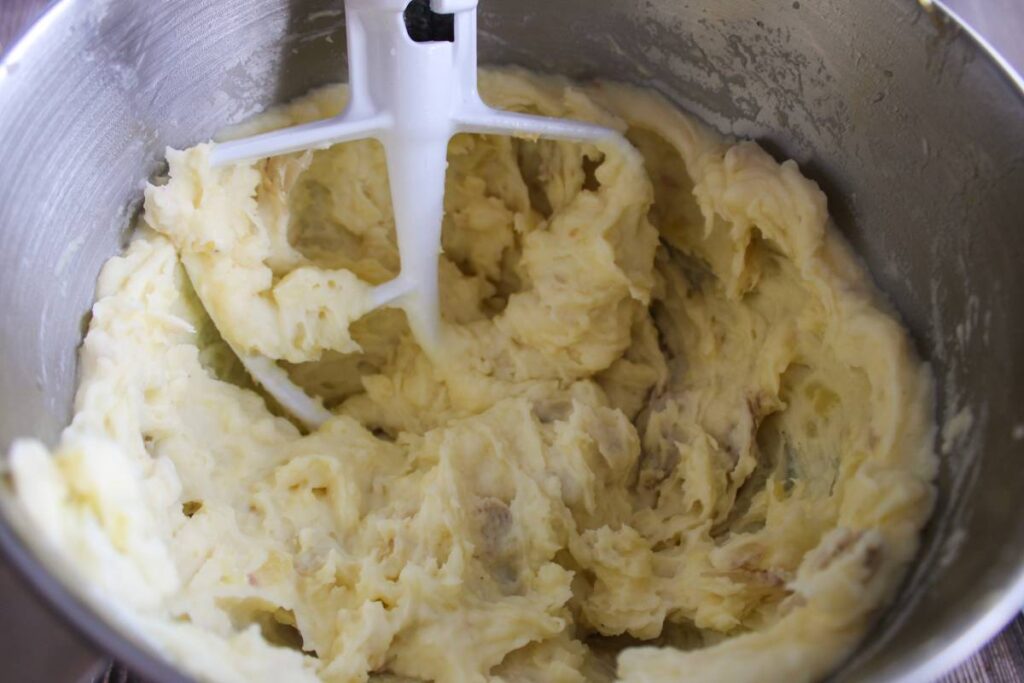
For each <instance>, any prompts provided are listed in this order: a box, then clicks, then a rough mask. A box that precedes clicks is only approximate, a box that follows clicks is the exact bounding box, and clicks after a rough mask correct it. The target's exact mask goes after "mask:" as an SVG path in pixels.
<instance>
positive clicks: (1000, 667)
mask: <svg viewBox="0 0 1024 683" xmlns="http://www.w3.org/2000/svg"><path fill="white" fill-rule="evenodd" d="M339 1H340V0H339ZM46 5H47V0H0V53H2V52H3V51H4V49H5V47H6V46H7V45H8V43H9V41H11V40H12V39H14V38H15V37H16V36H17V35H18V34H19V33H20V32H21V31H22V30H24V28H25V27H26V26H27V25H28V24H29V23H30V22H31V21H32V20H33V19H35V18H36V17H37V16H38V15H39V14H40V12H42V10H43V8H44V7H45V6H46ZM0 678H2V675H0ZM106 680H108V681H111V682H114V681H116V682H118V683H132V681H133V680H134V679H133V678H132V677H131V675H130V674H129V673H128V672H125V671H123V670H122V669H120V668H119V667H117V666H113V667H112V668H111V670H110V672H108V674H107V678H106ZM1016 681H1021V682H1024V617H1018V618H1017V619H1016V620H1015V621H1014V622H1013V623H1012V624H1010V625H1009V626H1008V627H1007V628H1006V629H1005V630H1004V631H1003V632H1002V633H1001V634H999V635H998V636H997V637H996V638H995V639H993V640H992V642H991V643H989V644H988V645H987V646H986V647H985V648H984V649H983V650H982V651H981V652H979V653H977V654H976V655H974V656H973V657H971V658H970V659H969V660H968V661H967V662H965V663H964V664H963V666H961V667H959V668H958V669H956V670H954V671H953V672H951V673H950V674H949V675H947V676H946V677H945V678H942V679H941V683H1014V682H1016ZM922 683H925V682H922Z"/></svg>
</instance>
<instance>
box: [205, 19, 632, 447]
mask: <svg viewBox="0 0 1024 683" xmlns="http://www.w3.org/2000/svg"><path fill="white" fill-rule="evenodd" d="M420 4H421V5H422V4H425V3H423V2H420ZM409 5H410V0H345V21H346V33H347V38H348V73H349V93H350V96H349V101H348V105H347V106H346V108H345V110H344V111H343V112H342V113H341V114H340V115H339V116H337V117H335V118H332V119H326V120H323V121H316V122H313V123H308V124H304V125H300V126H294V127H292V128H286V129H283V130H279V131H274V132H270V133H266V134H263V135H257V136H254V137H251V138H246V139H242V140H235V141H231V142H225V143H221V144H218V145H216V146H215V147H214V148H213V151H212V157H211V160H212V163H213V165H215V166H220V165H226V164H233V163H239V162H247V161H253V160H256V159H261V158H264V157H270V156H276V155H279V154H287V153H290V152H298V151H301V150H306V149H325V148H327V147H330V146H331V145H334V144H337V143H339V142H345V141H349V140H356V139H360V138H376V139H377V140H379V141H380V142H381V143H382V144H383V146H384V151H385V155H386V160H387V168H388V180H389V183H390V186H391V200H392V203H393V209H394V217H395V233H396V235H397V240H398V252H399V258H400V261H401V271H400V273H399V275H398V277H396V278H395V279H393V280H391V281H389V282H385V283H383V284H381V285H378V286H377V287H375V288H374V289H373V290H372V295H371V298H372V304H373V306H374V307H375V308H376V307H380V306H400V307H401V308H403V309H404V310H405V313H406V316H407V318H408V321H409V325H410V327H411V329H412V332H413V334H414V335H415V336H416V339H417V341H418V342H419V343H420V345H421V346H422V347H423V348H424V350H425V351H427V352H428V353H432V352H433V351H434V350H435V349H436V348H437V345H438V344H439V341H440V328H441V320H440V312H439V304H438V275H437V270H438V256H439V254H440V251H441V219H442V216H443V212H444V182H445V169H446V167H447V159H446V156H447V149H448V141H449V139H450V138H451V137H452V136H453V135H455V134H456V133H492V134H501V135H513V136H526V137H542V138H553V139H563V140H577V141H594V140H598V139H606V138H611V137H615V136H616V135H617V133H616V132H614V131H612V130H609V129H606V128H602V127H600V126H595V125H590V124H585V123H579V122H575V121H567V120H562V119H551V118H544V117H540V116H530V115H526V114H517V113H512V112H507V111H500V110H496V109H492V108H490V107H488V106H487V105H486V104H484V102H483V100H481V99H480V95H479V93H478V91H477V54H476V8H477V0H430V10H432V12H433V13H435V14H436V15H453V16H450V17H444V16H442V17H436V18H439V19H447V20H450V21H451V22H452V24H453V29H454V30H453V36H449V37H448V38H447V39H443V40H432V41H428V42H416V41H414V40H413V39H412V38H411V37H410V35H409V31H408V30H407V28H406V22H405V16H404V15H405V11H406V9H407V8H408V7H409ZM423 9H424V10H425V9H426V8H423ZM242 362H243V363H244V364H245V366H246V369H247V370H248V372H249V373H250V374H251V375H252V376H253V378H254V379H255V380H256V381H257V382H259V383H260V384H261V385H262V386H263V388H264V389H265V390H266V391H267V392H268V393H270V394H271V395H272V396H274V397H275V398H276V399H277V401H278V402H279V403H280V404H281V405H282V406H283V407H284V408H285V409H286V410H288V411H289V412H290V413H292V414H293V415H294V416H295V417H297V418H298V419H299V420H301V421H302V422H304V423H305V424H306V425H307V426H308V427H310V428H315V427H318V426H319V425H320V424H322V423H323V422H325V421H326V420H327V419H329V418H330V415H331V414H330V412H329V411H327V410H326V409H325V408H324V407H323V406H322V405H321V404H320V402H319V401H318V400H315V399H313V398H311V397H309V396H308V395H307V394H306V393H305V392H304V391H303V390H302V389H300V388H299V387H298V386H296V385H295V384H294V383H293V382H292V381H291V379H290V378H289V377H288V375H287V373H285V371H284V370H283V369H281V368H280V367H278V366H277V365H276V364H275V363H274V362H273V361H271V360H270V359H268V358H263V357H259V356H251V355H248V356H243V357H242Z"/></svg>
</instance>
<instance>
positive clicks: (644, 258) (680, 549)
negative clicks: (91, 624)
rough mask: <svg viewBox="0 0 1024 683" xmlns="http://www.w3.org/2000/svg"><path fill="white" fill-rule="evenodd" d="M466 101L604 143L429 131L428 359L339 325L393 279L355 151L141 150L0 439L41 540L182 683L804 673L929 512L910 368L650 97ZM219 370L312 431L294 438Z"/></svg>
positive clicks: (355, 317)
mask: <svg viewBox="0 0 1024 683" xmlns="http://www.w3.org/2000/svg"><path fill="white" fill-rule="evenodd" d="M481 79H482V82H481V89H482V91H483V93H484V94H485V96H486V97H487V98H488V99H489V100H490V101H491V102H492V103H493V104H495V105H496V106H501V107H503V108H508V109H515V110H520V111H530V112H536V113H540V114H544V115H548V116H566V117H574V118H580V119H587V120H592V121H597V122H600V123H602V124H605V125H610V126H613V127H616V128H618V129H620V130H622V131H623V133H624V134H625V135H626V137H627V139H628V140H629V142H630V143H631V145H630V146H628V147H624V146H622V145H616V144H614V143H607V144H604V143H599V144H593V145H591V144H587V145H582V144H572V143H564V142H558V143H556V142H547V141H540V142H538V141H527V140H516V139H510V138H502V137H482V136H459V137H457V138H455V139H454V140H453V142H452V144H451V146H450V150H449V169H448V177H447V194H446V198H445V203H446V216H445V219H444V238H443V249H444V253H443V255H442V256H441V290H442V308H443V312H444V317H445V320H446V321H447V325H446V328H447V329H446V331H445V335H446V336H445V341H444V347H443V353H442V354H440V356H439V357H437V358H434V359H433V360H431V359H428V358H427V356H426V355H424V353H422V352H421V351H420V349H419V348H418V346H417V345H416V343H415V341H414V340H413V339H412V337H411V335H410V334H409V332H408V329H407V327H406V325H405V321H404V317H403V314H402V313H401V312H399V311H397V310H377V311H373V312H369V313H367V306H366V303H365V302H366V292H367V289H368V287H369V286H371V285H372V284H376V283H380V282H384V281H386V280H388V279H389V278H391V277H393V276H394V275H395V273H396V272H397V270H398V256H397V252H396V249H395V245H394V228H393V222H392V216H391V206H390V195H389V188H388V186H387V180H386V171H385V165H384V158H383V153H382V151H381V149H380V148H379V146H378V145H377V144H376V143H375V142H370V141H367V142H356V143H348V144H344V145H339V146H336V147H333V148H331V149H329V150H325V151H318V152H306V153H302V154H293V155H288V156H283V157H278V158H274V159H269V160H265V161H261V162H258V163H254V164H245V165H240V166H237V167H231V168H218V169H213V168H211V167H210V165H209V163H208V154H209V146H208V145H200V146H198V147H195V148H193V149H190V150H186V151H183V152H182V151H173V150H171V151H169V152H168V161H169V165H170V173H169V177H168V179H167V180H166V182H165V183H163V184H160V185H153V186H150V187H149V188H148V190H147V192H146V203H145V214H144V217H143V220H142V224H141V225H140V226H139V228H138V230H137V233H136V236H135V239H134V240H133V241H132V243H131V244H130V246H129V247H128V249H127V251H126V252H125V253H124V254H123V255H121V256H118V257H115V258H113V259H111V260H110V262H109V263H108V264H107V265H106V267H105V268H104V270H103V273H102V275H101V277H100V281H99V289H98V300H97V303H96V305H95V307H94V309H93V317H92V322H91V325H90V328H89V332H88V336H87V337H86V340H85V343H84V347H83V350H82V355H81V369H82V381H81V386H80V389H79V392H78V397H77V401H76V414H75V418H74V421H73V423H72V425H71V426H70V427H69V428H68V429H67V431H66V432H65V434H64V436H63V438H62V440H61V442H60V444H59V445H58V446H57V448H56V449H54V451H53V453H52V454H51V453H50V452H49V451H48V450H47V449H46V448H45V447H44V446H43V445H41V444H39V443H38V442H35V441H30V440H25V441H20V442H18V443H17V444H15V446H14V447H13V449H12V453H11V458H10V463H11V471H12V473H13V482H14V486H15V491H16V493H17V496H18V500H19V502H20V505H21V507H22V510H23V512H24V514H25V517H26V518H27V519H28V521H29V523H30V524H32V525H33V528H35V529H36V530H37V535H38V539H37V540H38V541H39V542H40V543H41V544H42V545H43V546H46V547H47V548H49V549H50V551H51V552H53V553H55V555H56V557H57V559H56V560H55V561H56V562H57V563H58V564H59V565H60V566H61V567H63V572H64V573H65V575H66V576H69V577H70V578H72V579H73V580H75V582H76V584H77V585H78V586H79V587H80V589H81V590H82V592H84V594H85V595H87V596H88V597H89V599H90V600H91V601H92V602H93V603H94V604H97V605H99V607H100V608H101V609H102V610H103V612H104V613H105V614H107V615H108V617H109V618H110V619H112V620H114V621H115V622H116V623H118V624H119V625H120V626H121V627H122V628H124V629H126V630H128V631H131V632H133V633H134V634H135V635H136V637H138V638H141V639H142V640H144V641H145V642H147V643H148V644H149V645H150V646H152V647H153V648H155V649H157V650H158V651H160V652H161V653H163V654H164V655H165V656H166V657H168V658H169V659H171V660H172V661H174V662H176V663H178V664H179V665H180V666H182V667H183V668H184V669H185V670H187V671H189V672H191V673H192V674H193V675H195V676H197V677H198V678H200V679H204V680H211V681H267V682H271V681H273V682H275V683H276V682H278V681H317V680H323V681H337V682H339V683H340V682H349V681H366V680H368V679H369V680H372V681H406V680H424V681H439V682H442V683H447V682H467V683H469V682H477V681H488V680H493V681H508V682H519V681H537V682H542V681H543V682H557V681H565V682H570V681H572V682H577V681H590V680H598V681H599V680H611V679H615V678H618V679H621V680H624V681H629V682H631V683H639V682H654V681H714V682H720V681H733V680H735V681H746V680H757V681H762V682H764V681H780V682H787V683H788V682H790V681H801V680H812V679H816V678H818V677H820V676H822V675H824V674H825V673H827V672H828V671H829V669H830V668H831V667H833V666H834V665H835V664H836V663H837V661H838V660H839V659H840V658H842V657H843V656H844V655H845V654H846V653H848V652H849V651H850V649H851V648H852V647H853V646H854V645H855V644H856V642H857V640H858V639H859V638H860V636H861V635H862V634H863V632H864V630H865V628H866V627H867V625H868V624H869V623H870V619H871V618H872V617H873V616H874V615H875V614H877V612H878V610H879V608H880V606H882V605H883V603H884V601H885V600H886V599H887V598H888V597H890V596H891V593H892V592H893V590H894V586H895V584H896V583H897V582H898V580H899V578H900V577H901V575H902V572H903V571H904V569H905V567H906V565H907V563H908V562H909V560H910V559H911V558H912V556H913V554H914V552H915V549H916V545H917V537H918V532H919V530H920V527H921V525H922V524H923V523H924V521H925V519H926V517H927V515H928V513H929V511H930V509H931V504H932V497H933V489H932V485H931V480H932V478H933V474H934V468H935V462H934V458H933V455H932V449H931V446H932V423H931V403H930V386H931V385H930V379H929V374H928V371H927V369H926V368H925V366H924V365H922V363H920V362H919V361H918V359H917V358H916V357H915V355H914V353H913V351H912V349H911V346H910V344H909V343H908V339H907V336H906V334H905V332H904V331H903V329H902V328H901V326H900V324H899V323H898V322H897V321H896V320H895V319H894V318H893V316H892V315H891V314H890V313H888V312H886V310H885V308H884V306H883V305H882V304H881V303H880V299H879V297H878V296H877V295H876V293H875V292H874V290H873V289H872V286H871V284H870V283H869V281H868V279H867V276H866V274H865V273H864V271H863V270H862V268H861V267H860V266H859V265H858V264H857V262H856V261H855V260H854V259H853V258H851V256H850V254H849V253H848V252H847V249H846V247H845V246H844V245H843V243H842V242H841V241H840V239H839V238H838V237H837V236H836V235H835V234H834V233H833V232H832V231H831V229H830V228H829V227H827V223H828V217H827V211H826V202H825V197H824V195H823V194H822V193H821V191H820V190H819V189H818V187H817V185H815V184H814V183H813V182H811V181H809V180H807V179H806V178H804V177H803V176H802V175H801V174H800V171H799V169H798V168H797V166H796V164H795V163H793V162H791V161H790V162H785V163H782V164H779V163H777V162H776V161H775V160H773V159H772V158H771V157H770V156H769V155H768V154H766V153H765V152H764V151H763V150H761V149H760V148H759V147H758V146H757V145H755V144H753V143H749V142H740V143H733V142H728V141H724V140H723V139H721V138H720V137H717V136H715V135H713V134H711V133H709V132H708V131H706V130H704V129H703V128H702V127H700V126H699V125H697V124H696V123H694V122H693V121H692V120H691V119H690V118H688V117H687V116H685V115H683V114H681V113H679V112H678V111H676V110H675V109H674V108H673V107H671V106H670V105H669V104H667V103H666V102H665V101H663V100H662V99H660V98H659V97H658V96H655V95H653V94H650V93H648V92H644V91H640V90H636V89H632V88H628V87H625V86H619V85H612V84H597V85H593V86H576V85H572V84H569V83H567V82H565V81H558V80H552V79H541V78H538V77H534V76H530V75H528V74H524V73H521V72H488V73H484V74H482V77H481ZM344 99H345V91H344V88H342V87H340V86H339V87H332V88H328V89H325V90H322V91H318V92H315V93H313V94H311V95H310V96H308V97H306V98H304V99H302V100H300V101H299V102H297V103H295V104H292V105H290V106H288V107H286V108H283V109H281V110H279V111H275V112H273V113H271V114H268V115H266V116H264V117H263V118H261V119H259V120H257V121H256V122H255V123H254V124H252V125H251V126H250V127H249V129H248V130H247V131H246V132H253V131H255V130H265V129H270V128H276V127H280V126H283V125H288V124H292V123H298V122H303V121H309V120H313V119H317V118H321V117H324V116H328V115H331V114H334V113H336V112H337V111H339V110H340V108H341V106H342V104H343V102H344ZM197 292H198V294H199V295H200V296H199V297H197V296H196V293H197ZM200 299H201V300H202V302H203V304H205V308H204V307H203V306H201V305H200V303H199V300H200ZM211 319H212V320H215V321H216V322H217V324H216V326H214V325H213V323H212V322H211ZM232 347H233V348H235V349H240V350H242V351H245V352H247V353H258V354H262V355H265V356H267V357H270V358H273V359H276V360H278V361H280V362H281V365H282V366H283V367H285V368H287V369H288V371H289V373H290V374H291V376H292V377H293V378H294V379H295V380H296V381H297V382H299V383H300V384H302V385H303V386H304V387H306V388H307V390H308V391H310V392H311V393H315V394H316V395H318V396H320V397H322V398H323V399H324V401H325V404H326V405H327V406H328V407H329V408H330V409H331V410H332V412H333V413H334V414H335V417H334V418H333V419H332V420H331V421H329V422H328V423H327V424H325V425H324V426H323V427H322V428H320V429H318V430H316V431H314V432H312V433H305V432H304V431H303V430H302V429H300V427H299V426H297V425H296V424H294V423H293V422H292V421H290V420H289V419H288V418H287V416H285V415H284V413H282V412H281V411H280V409H279V408H278V407H277V406H276V405H274V404H273V402H272V401H270V400H268V399H267V397H265V396H263V395H261V393H260V392H259V391H258V390H257V389H256V388H255V387H254V386H253V384H252V383H251V380H249V378H248V377H247V376H246V375H245V373H244V371H243V369H242V368H241V366H240V364H239V363H238V361H237V359H236V357H235V356H234V355H233V353H232V351H231V348H232Z"/></svg>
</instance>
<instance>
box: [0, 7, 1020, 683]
mask: <svg viewBox="0 0 1024 683" xmlns="http://www.w3.org/2000/svg"><path fill="white" fill-rule="evenodd" d="M77 1H79V0H54V1H53V2H51V3H50V4H49V5H48V6H47V7H46V8H45V9H44V10H43V12H42V14H40V15H39V16H38V17H37V18H36V19H35V21H34V22H32V24H31V25H30V26H29V27H28V29H27V30H25V31H24V32H23V33H22V34H21V35H20V37H18V38H16V39H15V40H13V41H12V42H11V43H9V45H8V46H7V49H6V50H4V51H2V52H0V87H2V85H3V81H4V80H5V78H6V77H7V76H9V75H10V74H11V73H12V72H13V71H14V67H15V66H16V64H17V62H18V61H19V60H20V59H21V58H22V56H23V55H24V54H25V53H26V52H27V51H29V50H30V49H31V48H32V46H33V45H34V44H36V43H38V42H41V41H43V40H45V39H46V34H47V31H48V30H49V29H50V27H51V26H52V25H53V24H54V23H55V22H56V21H57V20H58V19H59V17H60V15H61V14H63V13H64V12H65V11H67V9H68V8H69V7H70V6H71V5H72V4H74V3H75V2H77ZM901 1H902V2H906V3H908V4H911V3H912V4H914V5H918V6H919V11H921V12H928V11H932V10H937V11H938V12H939V13H941V15H942V17H941V18H942V19H944V20H948V21H950V22H952V23H953V24H954V25H955V26H957V27H958V28H959V29H961V30H962V33H963V36H956V37H955V38H954V39H953V40H955V41H959V40H967V41H969V42H972V43H973V44H974V45H975V46H976V47H979V48H980V49H981V52H982V54H983V55H984V57H985V58H987V59H989V60H990V61H991V62H993V63H994V64H995V65H996V66H997V67H998V70H999V72H1001V74H1002V76H1003V77H1004V78H1006V79H1008V80H1009V81H1010V83H1011V84H1012V86H1013V87H1014V89H1015V90H1016V91H1017V94H1018V95H1020V96H1021V97H1022V98H1024V63H1022V64H1014V63H1012V62H1011V60H1010V58H1009V57H1008V56H1007V55H1005V54H1003V53H1002V52H1000V50H999V49H998V48H997V47H996V46H995V45H994V44H993V43H992V42H991V41H990V40H989V39H988V38H986V37H985V36H984V35H983V34H982V33H981V32H979V31H978V30H976V29H975V28H974V27H973V26H972V25H971V23H970V22H969V21H968V20H967V19H966V18H965V17H964V16H963V15H962V14H961V13H960V12H958V11H957V10H956V9H954V8H953V7H951V6H950V5H951V0H901ZM1022 20H1024V12H1022ZM1022 102H1024V99H1022ZM6 507H7V506H6V505H0V509H3V508H6ZM918 559H920V557H919V558H918ZM0 561H4V562H5V563H6V564H7V565H8V566H10V567H12V568H13V569H14V570H15V574H16V575H17V576H18V577H19V578H20V579H21V581H22V583H23V584H25V585H27V586H28V588H29V589H30V591H31V592H32V593H33V594H34V595H35V596H36V597H37V598H39V602H40V606H41V607H42V608H44V609H45V610H47V611H48V612H49V613H50V614H51V615H53V616H54V617H56V618H57V619H58V620H59V621H60V622H61V623H63V624H65V625H69V626H71V628H72V630H73V631H74V632H75V633H76V634H77V635H78V636H80V637H81V638H82V639H83V641H84V642H86V643H88V644H90V645H92V646H94V647H97V648H99V650H100V652H98V653H97V654H98V655H99V656H101V657H109V656H112V657H113V658H114V659H116V660H117V661H118V662H120V663H121V664H123V665H125V666H126V667H127V668H128V669H129V670H131V671H134V672H138V673H140V674H144V675H145V677H146V678H147V679H152V680H153V683H190V682H191V681H193V679H192V678H191V677H190V676H188V675H187V674H185V673H184V672H183V671H182V670H181V669H179V668H178V667H176V666H173V665H172V664H171V663H170V661H169V659H167V658H165V657H163V656H160V654H158V652H157V649H156V648H155V647H153V646H152V644H151V643H148V642H142V641H141V640H137V639H133V638H131V637H129V636H128V635H126V634H125V632H124V631H123V630H121V629H119V628H117V627H115V626H113V625H112V624H111V623H110V622H109V621H108V620H107V619H106V618H104V616H103V615H102V614H101V613H100V612H99V611H97V610H95V609H94V608H93V607H92V606H91V605H89V603H88V602H87V601H86V600H85V599H83V598H82V597H81V596H80V595H78V594H77V593H75V592H74V591H73V590H71V589H70V588H69V587H68V585H67V584H66V583H65V582H64V581H62V580H61V579H60V578H58V575H57V574H56V573H54V572H51V571H50V570H49V569H48V568H47V565H46V563H45V562H44V561H43V559H42V558H41V557H40V556H39V555H38V554H37V553H36V552H35V551H34V550H33V549H32V548H31V547H30V544H29V543H27V542H26V541H25V540H24V538H22V536H21V534H20V532H19V531H18V530H17V528H16V525H15V524H13V523H12V521H11V519H10V517H9V512H8V511H7V510H6V509H4V510H3V512H0ZM1022 608H1024V562H1022V563H1021V565H1020V567H1018V569H1017V571H1016V574H1015V575H1014V576H1013V578H1012V580H1010V581H1009V582H1008V583H1007V585H1006V587H1005V588H1004V589H1003V590H1002V591H1001V595H1000V596H999V598H998V599H997V600H995V601H994V602H993V603H992V604H991V605H989V606H988V607H987V608H984V609H983V610H981V611H979V612H977V613H976V614H974V615H972V616H971V617H969V622H968V624H967V625H966V628H964V629H963V630H962V631H961V632H959V633H956V634H949V633H947V634H942V635H940V636H939V637H938V638H937V639H936V642H935V644H934V646H932V647H929V648H925V649H922V650H919V651H918V652H916V653H915V654H914V655H913V656H912V657H911V658H908V659H904V660H901V661H900V662H898V663H897V664H895V665H894V666H893V667H891V668H890V671H891V673H892V677H891V678H890V679H889V680H891V681H896V682H899V683H917V682H919V681H923V680H935V679H937V678H939V677H941V676H942V675H943V674H945V673H947V672H949V671H950V670H952V669H953V668H955V667H956V666H958V665H959V664H961V663H963V662H964V661H965V660H967V659H968V658H969V657H970V656H971V655H973V654H975V653H976V652H977V651H978V650H980V649H981V648H982V647H983V646H984V645H985V644H986V643H987V642H988V641H989V640H991V639H992V638H993V637H994V636H995V635H997V634H998V633H999V631H1000V630H1002V629H1003V628H1004V627H1005V626H1006V625H1007V624H1008V623H1009V622H1010V621H1011V620H1012V619H1013V618H1014V617H1015V616H1017V614H1019V613H1020V612H1021V610H1022ZM893 669H894V670H893Z"/></svg>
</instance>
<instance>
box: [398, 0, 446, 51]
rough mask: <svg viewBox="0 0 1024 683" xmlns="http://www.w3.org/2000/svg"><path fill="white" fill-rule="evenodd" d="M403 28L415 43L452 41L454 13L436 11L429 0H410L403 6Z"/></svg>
mask: <svg viewBox="0 0 1024 683" xmlns="http://www.w3.org/2000/svg"><path fill="white" fill-rule="evenodd" d="M405 30H406V31H408V32H409V37H410V38H412V39H413V40H414V41H416V42H417V43H440V42H448V43H454V42H455V15H454V14H438V13H436V12H435V11H434V10H432V9H430V0H412V2H410V3H409V4H408V6H407V7H406V8H405Z"/></svg>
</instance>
